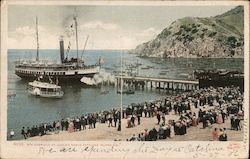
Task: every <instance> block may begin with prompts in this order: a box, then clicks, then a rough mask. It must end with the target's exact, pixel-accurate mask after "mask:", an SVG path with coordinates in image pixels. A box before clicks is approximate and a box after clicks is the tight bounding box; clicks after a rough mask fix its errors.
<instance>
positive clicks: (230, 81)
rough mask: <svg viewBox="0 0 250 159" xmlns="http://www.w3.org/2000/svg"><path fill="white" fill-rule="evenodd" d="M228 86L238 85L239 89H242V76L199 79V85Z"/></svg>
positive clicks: (203, 86) (202, 86)
mask: <svg viewBox="0 0 250 159" xmlns="http://www.w3.org/2000/svg"><path fill="white" fill-rule="evenodd" d="M210 86H213V87H230V86H238V87H240V90H241V91H244V78H236V79H234V78H220V79H199V87H200V88H207V87H210Z"/></svg>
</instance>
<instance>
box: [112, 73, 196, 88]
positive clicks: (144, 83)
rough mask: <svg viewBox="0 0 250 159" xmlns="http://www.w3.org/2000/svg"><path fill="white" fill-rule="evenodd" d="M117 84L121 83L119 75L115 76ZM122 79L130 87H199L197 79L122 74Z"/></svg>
mask: <svg viewBox="0 0 250 159" xmlns="http://www.w3.org/2000/svg"><path fill="white" fill-rule="evenodd" d="M115 78H116V84H117V86H120V84H121V76H115ZM122 81H123V83H124V84H127V85H128V86H129V87H130V88H134V89H142V90H144V89H145V88H146V89H148V88H151V89H152V88H155V89H159V90H160V89H165V90H174V91H176V90H184V91H187V90H196V89H199V81H198V80H175V79H166V78H157V77H142V76H122Z"/></svg>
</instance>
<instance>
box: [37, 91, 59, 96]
mask: <svg viewBox="0 0 250 159" xmlns="http://www.w3.org/2000/svg"><path fill="white" fill-rule="evenodd" d="M41 94H43V95H61V94H63V92H62V91H55V92H48V91H41Z"/></svg>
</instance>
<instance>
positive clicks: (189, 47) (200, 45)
mask: <svg viewBox="0 0 250 159" xmlns="http://www.w3.org/2000/svg"><path fill="white" fill-rule="evenodd" d="M243 13H244V10H243V7H242V6H238V7H236V8H234V9H232V10H230V11H228V12H226V13H224V14H222V15H218V16H215V17H211V18H196V17H185V18H182V19H178V20H176V21H174V22H173V23H172V24H171V25H170V26H169V27H167V28H165V29H164V30H163V31H162V32H161V33H160V34H159V35H157V37H156V38H155V39H153V40H151V41H148V42H146V43H143V44H141V45H139V46H137V47H136V48H135V49H134V50H130V52H131V53H136V54H138V55H139V56H147V57H162V58H168V57H190V58H191V57H223V58H224V57H243V56H244V55H243V52H244V51H243V48H244V47H243V46H244V36H243V31H244V29H243V28H244V14H243Z"/></svg>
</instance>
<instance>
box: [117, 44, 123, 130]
mask: <svg viewBox="0 0 250 159" xmlns="http://www.w3.org/2000/svg"><path fill="white" fill-rule="evenodd" d="M120 60H121V78H120V79H121V82H120V85H121V91H120V92H121V99H120V100H121V101H120V102H121V103H120V105H121V108H120V109H121V113H120V120H119V124H120V129H118V131H119V130H120V131H121V120H122V104H123V103H122V95H123V79H122V69H123V68H122V45H121V59H120Z"/></svg>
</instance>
